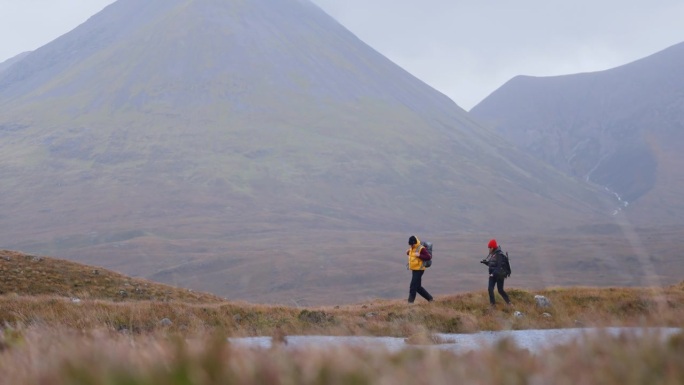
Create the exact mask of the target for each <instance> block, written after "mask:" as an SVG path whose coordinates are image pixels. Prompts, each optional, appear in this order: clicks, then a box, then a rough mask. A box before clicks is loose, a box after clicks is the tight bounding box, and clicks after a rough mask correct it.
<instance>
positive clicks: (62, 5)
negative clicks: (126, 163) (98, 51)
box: [0, 0, 684, 110]
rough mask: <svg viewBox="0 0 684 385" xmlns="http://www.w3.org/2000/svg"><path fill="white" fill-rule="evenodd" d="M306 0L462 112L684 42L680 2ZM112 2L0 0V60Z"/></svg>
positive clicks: (683, 9)
mask: <svg viewBox="0 0 684 385" xmlns="http://www.w3.org/2000/svg"><path fill="white" fill-rule="evenodd" d="M140 1H145V0H140ZM226 1H230V0H226ZM273 1H275V0H273ZM313 1H314V2H315V3H316V4H318V5H319V6H320V7H321V8H323V10H325V11H326V12H327V13H328V14H330V15H331V16H333V17H334V18H335V19H337V20H338V21H339V22H340V23H342V24H343V25H344V26H345V27H347V28H348V29H349V30H351V31H352V32H353V33H354V34H356V35H357V36H358V37H359V38H360V39H361V40H363V41H365V42H366V43H367V44H368V45H370V46H371V47H373V48H375V49H376V50H377V51H379V52H380V53H382V54H383V55H385V56H386V57H388V58H389V59H391V60H392V61H394V62H395V63H397V64H398V65H400V66H401V67H403V68H404V69H406V70H407V71H409V72H410V73H412V74H413V75H415V76H416V77H418V78H420V79H421V80H423V81H424V82H426V83H428V84H429V85H431V86H432V87H434V88H436V89H437V90H439V91H441V92H443V93H444V94H446V95H447V96H449V97H450V98H451V99H453V100H454V101H455V102H456V103H457V104H458V105H459V106H461V107H463V108H465V109H467V110H469V109H470V108H472V107H473V106H474V105H475V104H477V103H478V102H480V101H481V100H482V99H483V98H485V97H486V96H487V95H489V94H490V93H491V92H493V91H494V90H495V89H496V88H498V87H499V86H501V85H502V84H503V83H505V82H506V81H508V80H509V79H511V78H512V77H514V76H516V75H533V76H548V75H561V74H569V73H578V72H587V71H597V70H603V69H608V68H613V67H616V66H619V65H622V64H626V63H629V62H631V61H634V60H637V59H640V58H642V57H646V56H648V55H651V54H653V53H656V52H658V51H661V50H663V49H665V48H667V47H669V46H672V45H674V44H677V43H680V42H684V1H683V0H598V1H597V0H565V1H561V0H516V1H506V0H420V1H419V0H313ZM112 2H113V0H0V62H3V61H4V60H6V59H9V58H11V57H13V56H15V55H17V54H19V53H21V52H24V51H28V50H34V49H36V48H38V47H40V46H42V45H44V44H46V43H48V42H50V41H51V40H53V39H55V38H57V37H58V36H60V35H62V34H64V33H66V32H68V31H70V30H71V29H73V28H74V27H76V26H77V25H78V24H80V23H82V22H84V21H85V20H86V19H87V18H88V17H90V16H92V15H93V14H95V13H97V12H98V11H100V10H101V9H102V8H104V7H105V6H106V5H108V4H110V3H112Z"/></svg>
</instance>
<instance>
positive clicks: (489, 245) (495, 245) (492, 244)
mask: <svg viewBox="0 0 684 385" xmlns="http://www.w3.org/2000/svg"><path fill="white" fill-rule="evenodd" d="M497 246H498V245H497V244H496V239H492V240H490V241H489V243H488V244H487V247H489V248H490V249H496V247H497Z"/></svg>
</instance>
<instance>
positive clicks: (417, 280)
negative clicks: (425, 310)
mask: <svg viewBox="0 0 684 385" xmlns="http://www.w3.org/2000/svg"><path fill="white" fill-rule="evenodd" d="M423 273H425V270H411V286H410V287H409V297H408V301H409V303H413V301H415V300H416V293H418V294H420V296H421V297H423V298H425V299H426V300H428V301H432V296H431V295H430V293H428V291H427V290H425V289H424V288H423V286H422V280H423Z"/></svg>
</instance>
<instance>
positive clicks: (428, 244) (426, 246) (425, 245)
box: [420, 241, 432, 267]
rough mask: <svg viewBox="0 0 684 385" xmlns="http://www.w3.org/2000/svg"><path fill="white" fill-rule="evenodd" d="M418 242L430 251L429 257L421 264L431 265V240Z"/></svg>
mask: <svg viewBox="0 0 684 385" xmlns="http://www.w3.org/2000/svg"><path fill="white" fill-rule="evenodd" d="M420 244H421V245H423V247H425V248H426V249H427V251H428V253H430V259H428V260H427V261H425V260H424V261H423V266H425V267H430V266H432V242H423V241H421V242H420Z"/></svg>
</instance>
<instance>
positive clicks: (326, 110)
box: [0, 0, 616, 301]
mask: <svg viewBox="0 0 684 385" xmlns="http://www.w3.org/2000/svg"><path fill="white" fill-rule="evenodd" d="M0 138H1V139H2V140H0V179H2V181H3V183H2V184H1V185H0V195H2V197H3V199H2V200H1V201H0V226H1V227H2V230H3V231H0V244H1V245H3V247H5V248H10V249H15V250H23V251H26V252H30V253H34V254H47V255H52V256H56V257H64V258H66V257H68V258H73V259H76V260H78V261H82V262H86V263H89V264H97V265H101V266H105V267H107V268H112V269H117V270H119V271H122V272H125V273H127V274H131V275H139V276H143V277H152V278H155V279H159V280H162V281H163V282H169V283H173V284H175V285H178V286H184V287H192V288H197V289H200V290H206V289H207V288H209V287H210V288H211V291H212V292H214V293H217V294H219V295H221V296H225V297H229V298H231V299H233V298H238V299H246V300H268V301H283V300H285V301H287V300H289V298H292V296H294V295H296V294H297V293H302V292H310V291H312V289H315V290H316V291H317V292H318V291H320V292H321V293H327V294H328V295H332V294H336V293H337V294H338V295H341V296H343V299H344V300H356V299H358V298H360V297H363V296H367V295H373V294H371V293H372V292H371V289H368V288H364V287H363V286H359V284H358V283H359V282H358V280H359V279H361V277H365V276H363V274H369V276H368V278H370V277H373V278H374V279H376V280H379V282H380V283H382V282H387V281H393V280H394V278H393V277H392V276H391V275H387V274H383V272H385V271H386V267H387V266H394V265H395V264H396V261H397V259H398V260H399V261H401V262H400V263H399V266H403V264H404V262H403V259H404V256H403V247H404V245H405V243H406V239H407V238H408V236H409V235H410V234H411V233H414V232H416V233H419V235H420V234H436V233H445V232H474V231H481V232H497V231H498V232H503V231H505V232H525V231H531V232H541V231H545V230H549V229H554V228H558V227H561V226H562V227H572V226H580V225H583V224H587V223H593V222H597V221H598V222H601V221H610V220H611V219H610V218H608V214H609V213H610V212H611V211H612V210H613V209H614V208H615V205H616V202H614V201H612V200H611V199H612V198H611V197H610V196H608V195H607V194H605V193H603V192H601V191H599V190H597V189H596V188H594V187H593V186H591V185H588V184H585V183H581V182H578V181H577V180H575V179H573V178H569V177H567V176H565V175H564V174H562V173H560V172H558V171H557V170H555V169H553V168H552V167H548V166H547V165H545V164H544V163H542V162H539V161H538V160H536V159H534V158H533V157H531V156H528V155H526V154H524V153H522V152H520V151H518V150H516V149H515V148H514V147H513V146H511V145H510V144H509V143H508V142H506V141H504V140H502V139H501V138H500V137H499V136H497V135H496V134H494V133H493V132H492V131H490V130H488V129H486V128H483V127H482V126H480V125H478V123H476V121H475V120H473V119H472V118H471V116H470V115H469V114H468V113H467V112H465V111H464V110H462V109H461V108H460V107H458V106H457V105H455V104H454V103H453V102H452V101H451V100H450V99H448V98H447V97H445V96H444V95H442V94H441V93H439V92H437V91H435V90H434V89H432V88H430V87H429V86H427V85H426V84H424V83H423V82H421V81H420V80H418V79H416V78H415V77H413V76H411V75H410V74H409V73H407V72H406V71H404V70H403V69H401V68H400V67H398V66H396V65H395V64H393V63H392V62H391V61H389V60H388V59H386V58H385V57H383V56H382V55H380V54H378V53H377V52H376V51H374V50H373V49H372V48H370V47H369V46H367V45H366V44H364V43H363V42H362V41H360V40H359V39H357V38H356V37H355V36H354V35H352V34H351V33H350V32H349V31H347V30H346V29H345V28H343V27H342V26H341V25H340V24H338V23H337V22H336V21H334V20H333V19H332V18H330V17H329V16H328V15H326V14H325V13H324V12H322V11H321V10H320V9H319V8H318V7H316V6H315V5H313V4H312V3H310V2H309V1H306V0H252V1H248V2H247V1H241V0H231V1H226V0H149V1H145V2H140V1H137V0H119V1H117V2H115V3H113V4H111V5H110V6H108V7H106V8H105V9H104V10H103V11H101V12H100V13H98V14H97V15H95V16H93V17H92V18H90V19H89V20H88V21H86V22H85V23H83V24H82V25H80V26H79V27H77V28H76V29H74V30H73V31H71V32H69V33H67V34H65V35H64V36H61V37H60V38H58V39H56V40H54V41H53V42H51V43H49V44H47V45H45V46H43V47H41V48H39V49H37V50H35V51H33V52H31V53H30V54H28V55H27V56H26V57H24V58H23V59H22V60H20V61H18V62H16V63H14V64H13V65H12V66H10V67H9V68H7V69H6V70H5V71H3V72H1V73H0ZM373 236H378V237H383V238H385V239H383V240H382V241H378V240H371V239H373V238H372V237H373ZM376 239H377V238H376ZM368 242H370V243H376V244H378V245H380V244H381V245H382V247H380V246H379V247H371V248H370V249H369V250H368V251H367V252H366V251H364V253H357V247H358V246H359V245H360V244H362V243H368ZM368 260H373V261H374V262H373V263H370V264H367V263H366V262H367V261H368ZM366 265H368V268H369V269H373V271H368V272H365V271H364V272H359V271H358V270H364V269H365V266H366ZM312 266H315V268H314V267H312ZM312 269H313V270H312ZM330 271H335V278H334V279H330V280H326V279H325V277H326V274H327V273H328V272H330ZM305 274H313V275H315V280H313V281H308V280H307V279H305V278H304V275H305ZM331 282H335V285H334V286H330V283H331ZM351 288H353V289H351ZM345 289H351V290H349V291H348V293H352V292H354V294H348V295H346V294H340V293H343V292H345ZM402 296H403V294H402ZM352 297H354V298H352Z"/></svg>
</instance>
